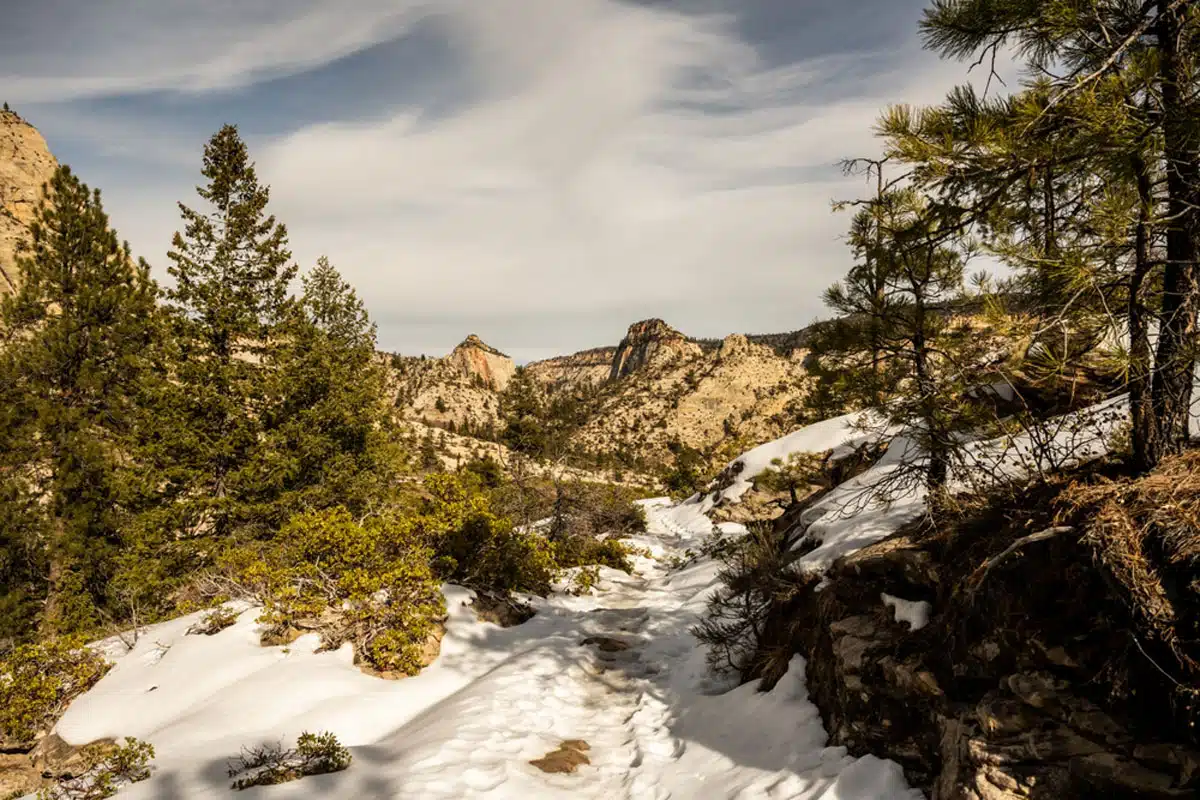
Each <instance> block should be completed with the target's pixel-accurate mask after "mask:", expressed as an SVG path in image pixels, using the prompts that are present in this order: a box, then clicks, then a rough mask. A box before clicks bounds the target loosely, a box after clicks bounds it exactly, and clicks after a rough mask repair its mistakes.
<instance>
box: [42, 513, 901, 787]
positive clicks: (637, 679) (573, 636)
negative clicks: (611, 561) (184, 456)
mask: <svg viewBox="0 0 1200 800" xmlns="http://www.w3.org/2000/svg"><path fill="white" fill-rule="evenodd" d="M647 516H648V518H649V522H650V525H649V531H648V533H647V534H646V535H644V536H640V537H635V538H634V539H633V542H634V543H635V544H637V545H640V546H642V547H645V548H648V549H649V550H650V551H651V552H652V553H653V555H654V558H640V557H639V558H638V559H637V569H636V571H635V572H636V574H634V575H627V574H625V573H623V572H619V571H616V570H608V569H603V570H601V580H600V581H599V583H598V585H597V587H596V590H595V591H594V593H593V594H591V595H587V596H581V597H574V596H570V595H565V594H556V595H553V596H551V597H549V598H546V599H544V600H542V599H538V600H535V605H536V607H537V611H538V613H537V615H536V616H535V617H534V618H533V619H532V620H530V621H529V622H527V623H525V624H523V625H520V626H517V627H514V628H509V629H501V628H498V627H497V626H495V625H492V624H490V623H483V622H479V621H476V620H475V619H474V614H473V613H472V612H471V611H469V609H467V608H466V607H465V605H464V601H465V600H466V599H467V593H465V592H464V591H463V590H461V589H454V588H453V587H451V588H450V589H449V590H448V592H447V594H448V600H449V602H448V605H449V606H450V607H451V620H450V622H449V624H448V629H447V635H446V639H445V640H444V641H443V652H442V655H441V656H440V657H439V659H438V661H437V662H435V664H434V665H432V666H431V667H429V668H428V669H426V670H425V671H424V672H423V673H422V674H421V675H420V676H418V677H416V678H410V679H406V680H402V681H380V680H378V679H374V678H369V677H367V676H364V675H362V674H361V673H359V672H358V671H357V670H356V669H355V668H354V667H353V666H352V664H351V663H350V654H349V652H348V650H343V651H339V652H338V653H320V654H318V653H313V652H311V650H312V649H313V646H314V645H315V641H313V642H305V641H303V640H302V641H298V642H297V643H296V644H295V645H293V649H292V650H291V652H288V653H281V649H280V648H272V649H264V648H260V647H258V646H257V644H256V643H255V635H256V634H255V631H254V628H255V624H254V622H253V620H254V616H255V614H254V612H253V611H250V612H247V613H246V614H244V615H243V616H242V618H241V620H239V622H238V624H237V625H235V626H234V627H233V628H230V629H228V630H227V631H223V632H222V633H219V634H217V635H216V636H213V637H203V636H186V637H185V636H183V635H182V631H183V630H185V629H186V627H187V625H188V624H190V622H191V621H192V620H191V618H185V619H184V620H176V621H173V622H171V623H166V624H165V625H163V626H159V627H158V628H157V629H156V630H154V631H153V632H152V633H151V634H150V635H148V636H146V637H144V639H143V641H142V642H141V643H139V645H138V646H137V648H135V649H134V651H132V652H131V653H129V654H128V655H124V656H122V657H120V658H119V659H118V663H117V666H116V667H115V668H114V670H113V671H112V672H111V673H110V674H109V676H107V677H106V678H105V679H104V680H103V681H102V682H101V683H100V684H99V685H97V687H95V688H94V689H93V690H92V691H91V692H89V693H88V694H87V695H85V696H84V697H83V698H81V699H80V700H79V701H77V703H76V704H75V705H74V706H73V707H72V708H71V709H70V711H69V712H68V714H67V716H66V717H64V719H63V720H62V722H61V723H60V726H59V731H60V733H61V734H62V735H63V736H64V738H67V739H68V741H72V742H83V741H89V740H91V739H95V738H99V737H100V736H110V735H111V736H120V735H133V736H138V737H139V738H144V739H146V740H148V741H150V742H151V743H153V744H154V745H155V747H156V749H157V750H158V758H157V761H156V765H157V770H156V773H155V775H154V777H152V778H151V779H150V780H149V781H146V782H144V783H141V784H137V785H134V786H130V787H128V788H126V789H125V790H123V791H122V793H121V796H122V797H125V798H131V799H132V798H163V799H164V800H169V799H170V798H193V797H197V798H200V797H229V796H230V795H231V794H233V793H231V792H230V790H229V780H228V778H227V776H226V774H225V764H226V761H227V760H228V759H229V758H231V757H233V756H236V755H237V754H238V752H239V749H240V747H241V746H242V745H251V744H257V743H259V742H261V741H276V740H279V739H280V738H283V739H284V740H288V739H291V738H293V737H294V736H295V735H296V734H298V733H299V732H300V731H301V730H304V729H307V730H331V731H333V732H334V733H336V734H337V735H338V736H339V738H340V739H341V740H342V741H343V742H344V743H345V744H347V745H349V746H350V747H351V750H352V753H353V756H354V762H353V764H352V765H351V767H350V768H349V769H348V770H346V771H344V772H341V773H337V774H335V775H326V776H318V777H312V778H305V779H303V780H301V781H297V782H293V783H289V784H284V785H282V786H276V787H269V788H256V789H251V790H248V791H246V792H243V793H239V796H245V797H247V798H253V797H260V796H261V797H272V798H274V797H278V798H343V797H344V798H393V797H397V798H398V797H403V798H417V799H418V800H420V799H423V798H430V800H436V799H437V798H483V797H488V798H551V797H570V798H597V799H600V798H602V799H603V800H616V799H617V798H630V799H631V800H669V799H675V800H679V799H684V798H703V799H704V800H709V799H710V798H711V799H713V800H719V799H720V798H731V799H732V798H737V800H757V799H758V798H764V799H765V798H794V799H797V800H808V799H809V798H820V799H821V800H852V799H853V800H872V799H877V800H912V799H914V798H919V797H921V795H920V793H919V792H916V791H914V790H911V789H909V788H908V787H907V785H906V784H905V782H904V779H903V776H902V773H901V770H900V768H899V767H898V766H897V765H895V764H893V763H891V762H887V761H882V760H879V759H875V758H871V757H866V758H859V759H855V758H851V757H849V756H848V755H847V754H846V752H845V750H844V749H843V748H831V747H826V746H825V742H826V736H825V733H824V731H823V729H822V727H821V720H820V717H819V715H818V713H817V710H816V708H815V707H814V706H813V705H812V704H811V703H810V702H809V700H808V696H807V690H806V688H805V685H804V662H803V659H801V658H799V657H797V658H795V659H794V660H793V662H792V665H791V668H790V669H789V672H788V675H787V676H785V678H784V679H783V680H782V681H781V682H780V683H779V685H778V686H776V687H775V689H774V690H773V691H771V692H769V693H759V692H757V687H756V686H755V685H754V684H749V685H746V686H742V687H738V688H736V689H733V690H732V691H726V692H724V693H721V692H720V690H721V689H723V688H726V687H717V686H713V685H712V683H711V679H710V677H709V676H708V674H707V671H706V669H705V664H704V653H703V651H702V650H701V648H700V647H699V646H698V643H697V642H696V640H695V638H694V637H693V636H692V635H691V634H690V633H689V629H690V628H691V627H692V626H693V625H695V624H696V622H697V621H699V619H700V617H701V615H702V614H703V612H704V606H705V600H706V598H707V597H708V595H709V594H710V592H711V591H712V590H713V589H714V588H715V586H716V572H717V569H718V566H719V565H717V564H715V563H713V562H711V561H708V560H701V561H699V562H697V563H694V564H692V565H690V566H687V567H685V568H683V569H677V570H671V569H669V568H668V566H667V563H668V561H669V560H670V557H671V556H672V555H674V554H679V553H682V552H683V551H684V550H685V549H687V548H689V547H691V548H693V549H695V548H696V547H697V546H698V545H699V543H700V541H701V540H702V539H703V538H704V537H705V536H706V535H708V534H709V533H710V532H711V530H712V525H711V523H710V522H709V521H708V519H707V517H705V516H704V515H703V514H702V513H701V512H700V510H699V509H698V508H697V507H695V506H694V505H693V506H691V507H688V506H667V505H665V504H661V503H659V504H655V503H649V504H647ZM723 527H725V528H726V529H727V530H731V528H730V526H723ZM734 527H736V526H734ZM596 637H599V638H596ZM585 641H589V643H588V644H586V645H585V644H584V642H585ZM150 686H154V687H155V688H154V689H150V688H149V687H150ZM150 692H153V694H150ZM569 739H583V740H585V741H586V742H587V743H588V745H589V747H590V749H589V750H588V753H587V755H588V757H589V758H590V760H591V763H590V764H589V765H585V766H582V767H580V768H579V769H578V770H577V771H576V772H575V773H573V774H547V773H544V772H542V771H540V770H539V769H537V768H536V767H534V766H532V765H531V764H530V763H529V762H530V760H532V759H537V758H540V757H542V756H544V755H545V754H547V753H548V752H550V751H552V750H554V749H555V748H556V747H558V745H559V744H560V743H562V742H563V741H564V740H569Z"/></svg>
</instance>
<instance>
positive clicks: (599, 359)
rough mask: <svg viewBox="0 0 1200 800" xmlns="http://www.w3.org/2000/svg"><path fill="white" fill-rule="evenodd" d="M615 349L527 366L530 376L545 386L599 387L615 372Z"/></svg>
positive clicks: (602, 348) (586, 352)
mask: <svg viewBox="0 0 1200 800" xmlns="http://www.w3.org/2000/svg"><path fill="white" fill-rule="evenodd" d="M616 354H617V348H615V347H593V348H592V349H591V350H583V351H581V352H578V353H573V354H571V355H569V356H557V357H555V358H547V359H545V360H544V361H533V362H530V363H529V364H526V365H525V369H526V371H527V372H528V373H529V375H530V376H531V377H532V378H533V379H534V380H536V381H537V382H538V383H540V384H542V385H543V386H553V387H555V388H562V387H582V386H599V385H600V384H602V383H604V382H605V381H607V380H608V377H609V375H610V374H611V373H612V364H613V358H614V357H615V356H616Z"/></svg>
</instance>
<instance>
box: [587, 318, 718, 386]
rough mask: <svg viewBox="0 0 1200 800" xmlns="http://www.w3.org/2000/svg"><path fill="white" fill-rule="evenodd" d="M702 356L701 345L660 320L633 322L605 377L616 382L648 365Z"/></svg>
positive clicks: (618, 346) (618, 347)
mask: <svg viewBox="0 0 1200 800" xmlns="http://www.w3.org/2000/svg"><path fill="white" fill-rule="evenodd" d="M702 352H703V351H702V350H701V348H700V345H698V344H696V343H694V342H691V341H689V340H688V338H687V337H686V336H684V335H683V334H682V333H680V332H679V331H677V330H675V329H674V328H672V327H671V326H670V325H668V324H667V323H665V322H663V321H662V320H661V319H647V320H643V321H641V322H635V323H633V324H632V325H630V326H629V331H628V332H627V333H626V334H625V338H624V339H622V340H621V343H620V344H619V345H617V351H616V353H614V354H613V360H612V367H611V369H610V370H609V374H608V377H609V379H610V380H618V379H620V378H624V377H627V376H628V375H630V374H632V373H633V372H635V371H637V370H639V369H642V368H644V367H647V366H649V365H653V364H664V363H670V362H672V361H678V360H681V359H687V358H694V357H696V356H699V355H700V354H701V353H702Z"/></svg>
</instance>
